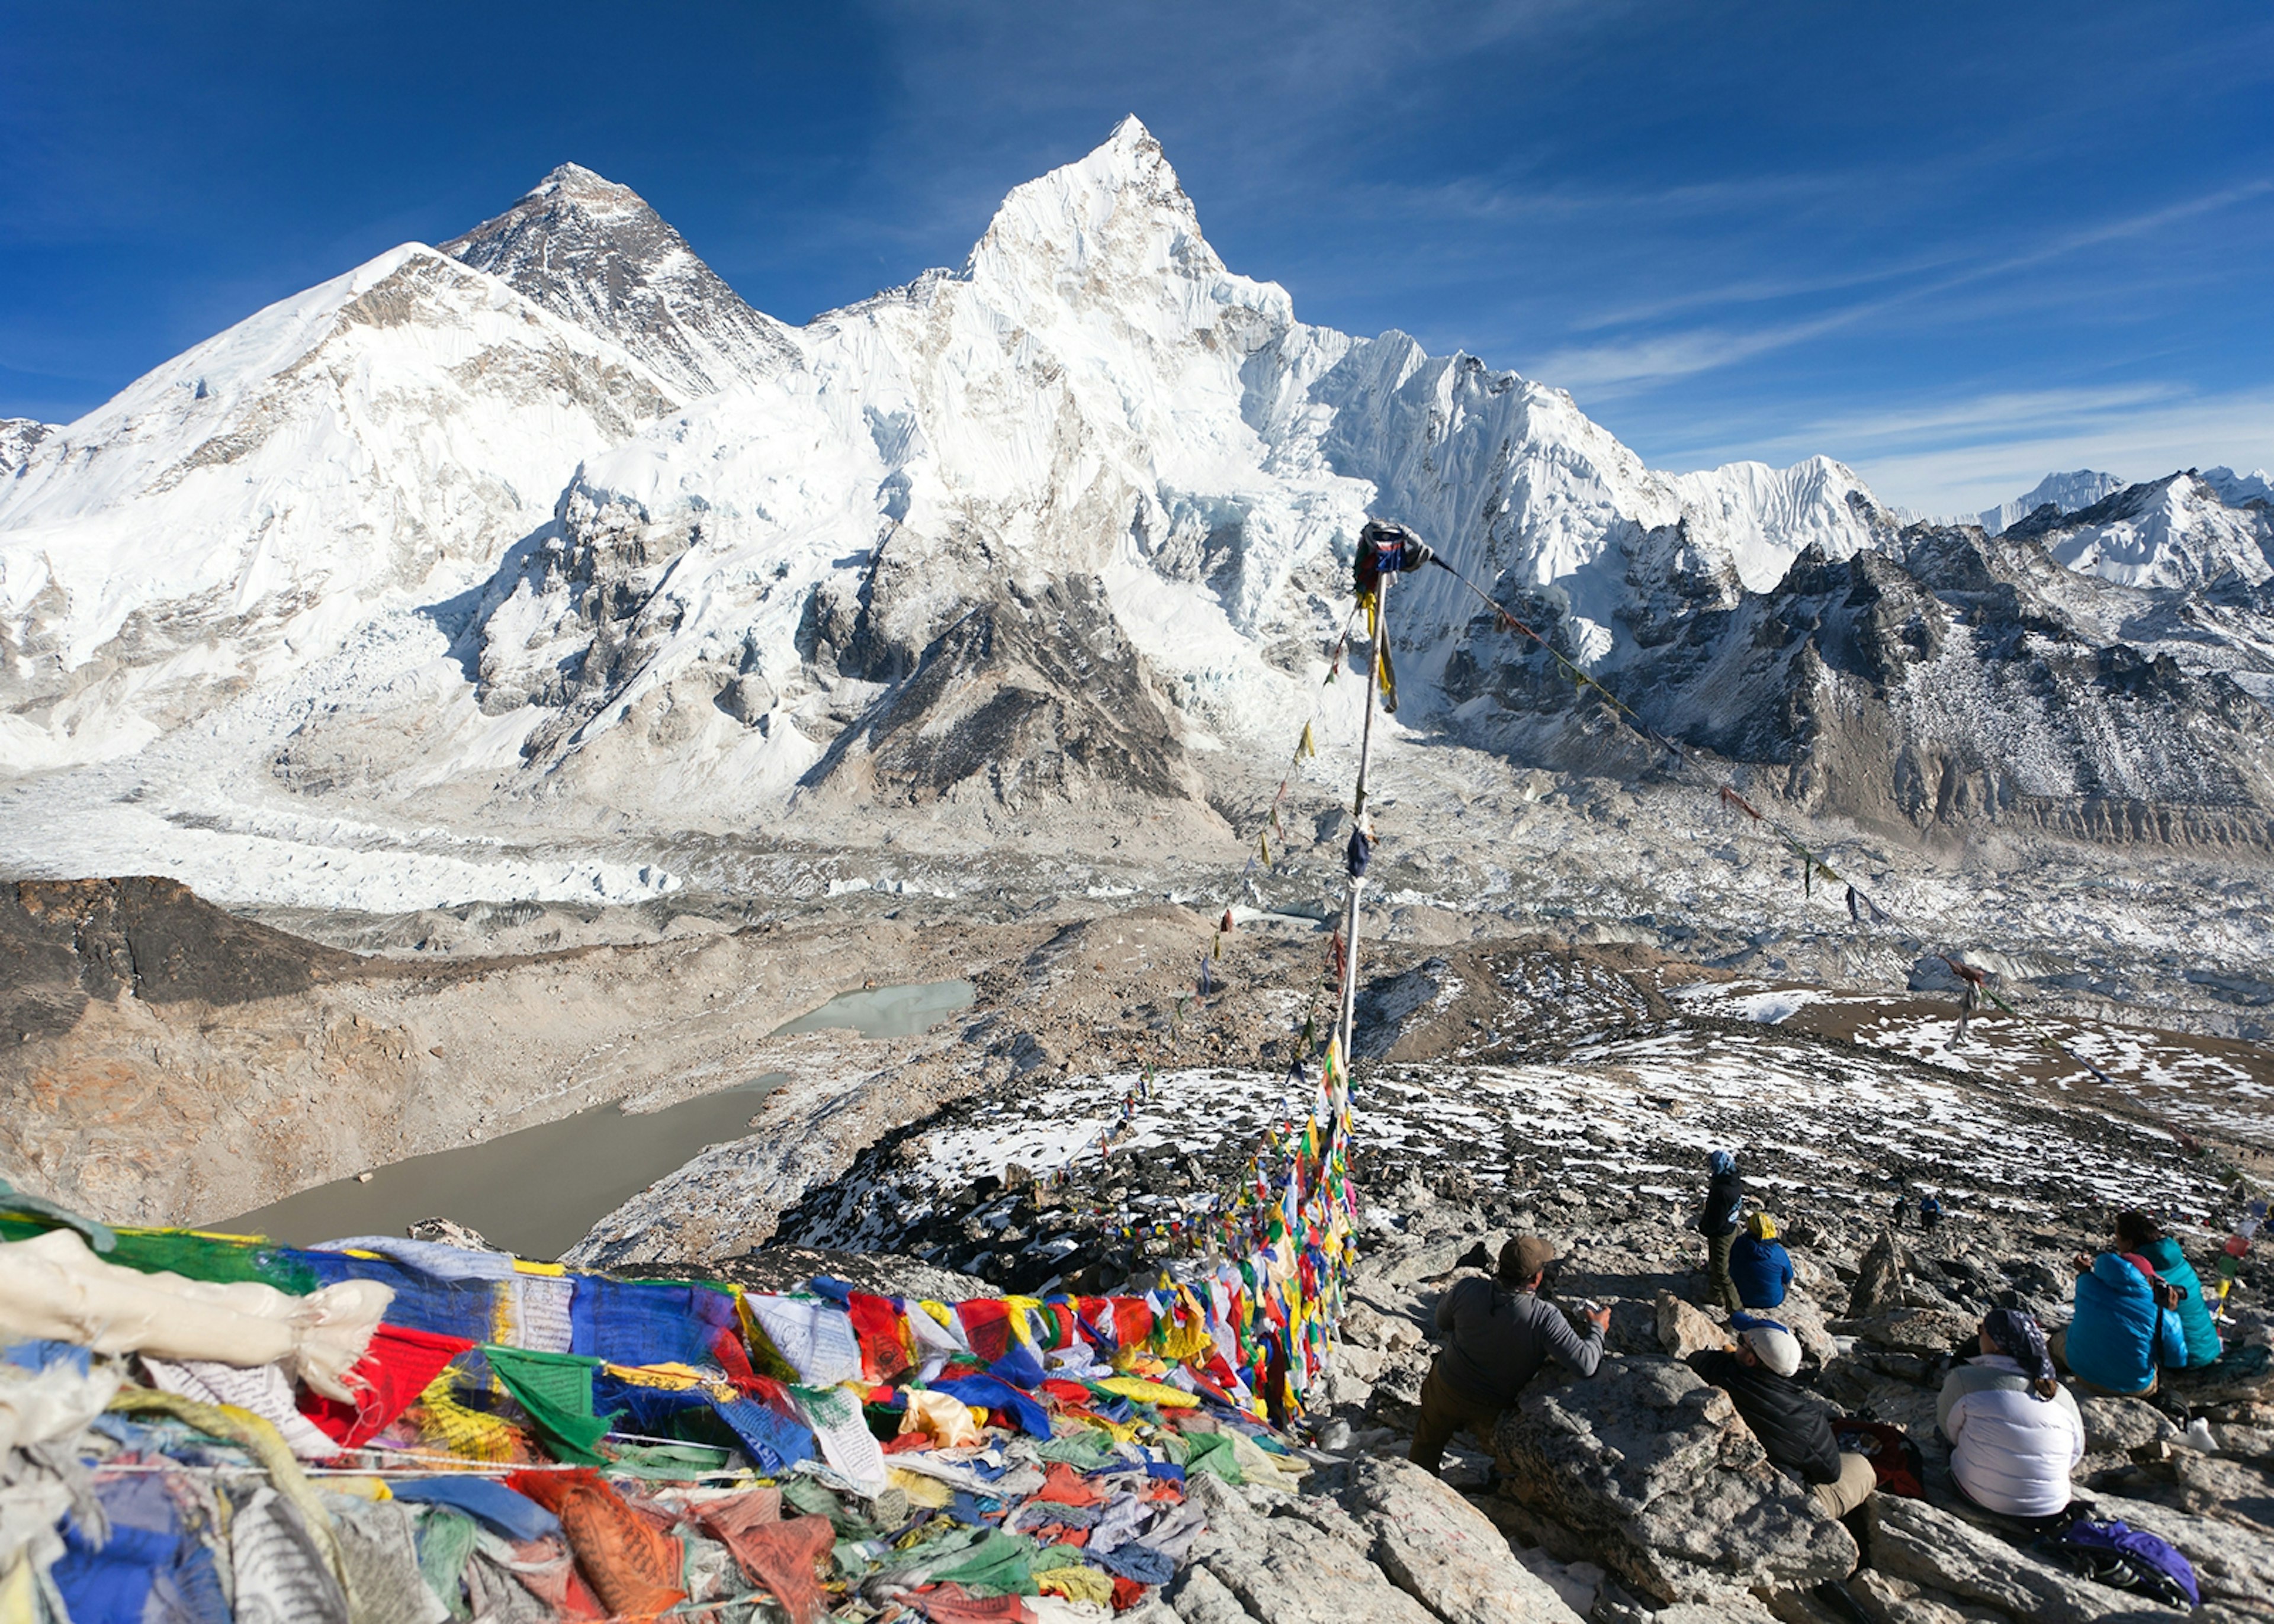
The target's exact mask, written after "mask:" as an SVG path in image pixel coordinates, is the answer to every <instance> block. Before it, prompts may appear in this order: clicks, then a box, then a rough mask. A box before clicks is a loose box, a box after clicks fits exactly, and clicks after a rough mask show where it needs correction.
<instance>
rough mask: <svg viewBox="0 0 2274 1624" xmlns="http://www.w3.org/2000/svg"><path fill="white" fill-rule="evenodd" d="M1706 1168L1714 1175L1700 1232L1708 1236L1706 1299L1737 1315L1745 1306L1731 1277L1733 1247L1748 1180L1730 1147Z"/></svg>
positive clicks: (1701, 1215)
mask: <svg viewBox="0 0 2274 1624" xmlns="http://www.w3.org/2000/svg"><path fill="white" fill-rule="evenodd" d="M1706 1171H1707V1172H1708V1173H1709V1174H1711V1175H1712V1177H1711V1179H1710V1180H1709V1181H1708V1183H1707V1184H1706V1205H1705V1206H1704V1207H1701V1208H1699V1209H1698V1233H1699V1234H1700V1235H1703V1236H1704V1237H1706V1302H1707V1303H1708V1304H1719V1305H1720V1306H1721V1307H1723V1308H1726V1309H1728V1311H1729V1312H1731V1313H1733V1314H1734V1313H1737V1312H1742V1311H1743V1308H1744V1306H1745V1304H1744V1301H1743V1298H1741V1297H1738V1295H1737V1288H1736V1282H1733V1281H1732V1280H1731V1279H1730V1278H1729V1249H1730V1248H1731V1247H1732V1246H1734V1245H1735V1244H1736V1239H1737V1214H1738V1213H1740V1212H1741V1211H1743V1208H1744V1205H1745V1181H1744V1180H1743V1179H1742V1178H1740V1177H1737V1159H1736V1157H1735V1156H1733V1155H1731V1154H1729V1153H1728V1151H1726V1150H1717V1151H1715V1152H1714V1153H1713V1154H1712V1155H1710V1156H1708V1157H1706Z"/></svg>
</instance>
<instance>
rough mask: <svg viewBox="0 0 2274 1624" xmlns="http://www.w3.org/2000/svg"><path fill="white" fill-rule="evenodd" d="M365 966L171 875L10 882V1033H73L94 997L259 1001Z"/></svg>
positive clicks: (1, 935) (6, 940) (2, 935)
mask: <svg viewBox="0 0 2274 1624" xmlns="http://www.w3.org/2000/svg"><path fill="white" fill-rule="evenodd" d="M357 963H358V960H357V959H356V957H355V955H354V954H352V953H343V952H340V951H337V950H335V949H333V948H328V947H320V946H318V945H317V944H314V943H312V942H304V941H302V940H301V939H300V938H299V937H297V936H287V935H285V934H284V933H283V932H282V931H281V930H272V929H269V928H268V927H267V926H266V925H256V924H253V923H252V922H251V921H246V920H241V919H238V918H237V917H235V916H234V915H232V914H225V913H223V912H222V910H221V909H219V908H217V907H215V906H213V904H211V903H209V902H206V901H203V900H201V899H200V898H198V897H197V896H196V895H195V894H194V893H192V891H191V890H190V888H189V887H188V886H186V885H184V884H182V883H179V882H178V881H175V880H169V879H165V878H162V877H159V876H136V877H132V878H128V879H116V880H23V881H19V882H17V883H14V884H11V885H7V886H5V887H0V1034H8V1035H9V1036H11V1037H12V1038H16V1039H18V1040H19V1041H20V1039H21V1038H22V1037H23V1036H24V1035H26V1034H28V1035H30V1036H36V1037H49V1036H53V1035H55V1034H59V1033H63V1032H66V1031H69V1030H70V1029H71V1026H72V1023H73V1022H74V1021H76V1020H78V1019H79V1011H81V1010H83V1009H85V1008H86V1007H87V1003H88V1001H89V1000H90V999H102V1000H105V1001H109V1000H110V999H114V998H116V997H117V996H119V994H120V993H122V992H129V991H131V992H132V994H133V995H134V996H136V997H137V998H139V999H141V1000H142V1001H143V1002H145V1003H147V1004H181V1003H188V1002H191V1001H197V1002H201V1003H205V1004H216V1005H225V1004H249V1003H251V1002H252V1001H253V1000H255V999H258V998H272V997H277V996H282V995H284V994H287V993H297V992H305V990H307V989H308V988H309V987H311V986H312V985H313V984H314V983H315V982H317V981H320V980H324V979H327V978H328V977H330V976H332V975H335V974H339V973H341V972H343V971H345V970H349V969H351V968H352V967H353V966H355V965H356V964H357Z"/></svg>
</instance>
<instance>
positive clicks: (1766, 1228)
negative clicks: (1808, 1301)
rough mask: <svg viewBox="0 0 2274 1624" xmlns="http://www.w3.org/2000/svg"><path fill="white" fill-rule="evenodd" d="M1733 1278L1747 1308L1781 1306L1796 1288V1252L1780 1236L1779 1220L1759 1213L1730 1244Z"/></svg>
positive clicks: (1746, 1222)
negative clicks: (1793, 1279) (1786, 1248)
mask: <svg viewBox="0 0 2274 1624" xmlns="http://www.w3.org/2000/svg"><path fill="white" fill-rule="evenodd" d="M1729 1279H1730V1282H1731V1283H1733V1284H1734V1285H1735V1286H1736V1288H1737V1299H1738V1301H1740V1302H1741V1303H1743V1304H1744V1305H1745V1306H1746V1307H1747V1308H1778V1307H1781V1306H1782V1305H1783V1304H1784V1297H1785V1293H1786V1292H1788V1291H1789V1290H1790V1289H1792V1255H1791V1254H1790V1253H1789V1252H1786V1251H1785V1249H1784V1243H1783V1242H1781V1241H1780V1240H1778V1239H1777V1226H1776V1220H1775V1219H1773V1218H1772V1217H1770V1216H1769V1215H1768V1214H1766V1213H1755V1214H1753V1215H1752V1216H1751V1217H1750V1218H1748V1219H1746V1220H1745V1232H1744V1233H1743V1235H1740V1236H1739V1237H1737V1238H1736V1241H1735V1242H1734V1243H1733V1244H1731V1245H1730V1247H1729Z"/></svg>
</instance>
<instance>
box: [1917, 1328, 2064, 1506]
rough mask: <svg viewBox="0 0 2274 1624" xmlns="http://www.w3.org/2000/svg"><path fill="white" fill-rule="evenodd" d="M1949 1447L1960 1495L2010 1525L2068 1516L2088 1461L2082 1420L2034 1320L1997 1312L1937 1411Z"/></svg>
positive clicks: (1944, 1390)
mask: <svg viewBox="0 0 2274 1624" xmlns="http://www.w3.org/2000/svg"><path fill="white" fill-rule="evenodd" d="M1935 1412H1936V1422H1937V1425H1939V1427H1940V1429H1941V1431H1942V1435H1943V1436H1944V1437H1945V1438H1946V1439H1948V1440H1950V1475H1951V1476H1952V1477H1954V1478H1956V1479H1957V1481H1958V1488H1959V1492H1961V1493H1962V1494H1963V1495H1965V1496H1966V1498H1967V1499H1968V1500H1972V1501H1973V1502H1974V1503H1975V1504H1976V1505H1977V1506H1979V1507H1982V1509H1983V1510H1984V1511H1994V1512H1997V1513H1999V1515H2003V1516H2009V1517H2025V1518H2037V1517H2050V1516H2053V1515H2058V1514H2059V1512H2061V1511H2063V1510H2065V1509H2067V1506H2068V1500H2069V1478H2068V1475H2069V1473H2070V1472H2071V1471H2072V1470H2074V1468H2075V1466H2076V1463H2077V1462H2079V1461H2081V1460H2082V1459H2083V1458H2084V1417H2082V1415H2081V1414H2080V1413H2079V1412H2078V1410H2077V1407H2076V1400H2075V1398H2074V1396H2073V1395H2071V1394H2070V1392H2069V1390H2068V1389H2067V1387H2062V1386H2061V1385H2060V1384H2059V1382H2057V1381H2055V1380H2053V1362H2052V1355H2051V1354H2049V1353H2048V1352H2046V1350H2045V1335H2044V1331H2043V1330H2041V1329H2040V1328H2039V1327H2038V1326H2037V1321H2036V1320H2035V1319H2032V1318H2031V1317H2030V1316H2029V1315H2028V1314H2025V1313H2022V1312H2019V1311H2017V1310H2014V1309H2011V1308H1999V1309H1992V1311H1991V1312H1990V1314H1989V1315H1988V1317H1987V1318H1985V1319H1984V1320H1983V1321H1982V1351H1981V1353H1980V1355H1978V1356H1977V1357H1974V1358H1971V1359H1969V1360H1967V1361H1966V1363H1964V1364H1963V1365H1960V1366H1958V1368H1957V1369H1955V1370H1954V1371H1952V1372H1950V1376H1949V1378H1948V1380H1946V1381H1945V1382H1944V1383H1943V1384H1942V1398H1941V1401H1940V1402H1939V1403H1938V1404H1937V1405H1936V1407H1935Z"/></svg>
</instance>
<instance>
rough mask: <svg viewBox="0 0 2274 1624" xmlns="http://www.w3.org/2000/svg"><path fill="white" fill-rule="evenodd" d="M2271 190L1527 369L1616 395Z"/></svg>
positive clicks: (2127, 219) (1555, 355)
mask: <svg viewBox="0 0 2274 1624" xmlns="http://www.w3.org/2000/svg"><path fill="white" fill-rule="evenodd" d="M2269 192H2274V180H2256V181H2250V182H2248V183H2245V184H2240V185H2234V186H2226V187H2222V188H2219V189H2218V190H2216V191H2213V192H2204V193H2202V194H2200V195H2198V196H2195V197H2192V198H2186V199H2180V201H2178V202H2174V203H2171V204H2167V205H2165V206H2164V207H2160V208H2156V209H2150V210H2146V211H2143V212H2141V213H2137V214H2129V215H2127V216H2124V217H2122V218H2120V219H2116V220H2111V221H2105V222H2101V223H2099V224H2097V225H2093V226H2090V227H2087V228H2084V229H2081V230H2076V231H2072V232H2068V233H2066V234H2063V235H2059V236H2056V237H2052V239H2050V240H2049V241H2046V242H2044V243H2042V244H2039V245H2038V246H2036V247H2033V248H2029V249H2027V250H2024V251H2023V252H2018V253H2002V254H1994V255H1982V256H1977V257H1976V258H1975V259H1973V261H1972V262H1971V263H1967V262H1965V261H1959V262H1958V263H1957V264H1956V266H1955V267H1954V268H1949V269H1945V270H1943V271H1941V273H1940V274H1933V275H1928V276H1925V277H1924V278H1922V279H1920V280H1918V281H1916V282H1913V283H1912V284H1911V285H1909V286H1908V287H1903V288H1899V289H1895V290H1894V291H1892V292H1889V293H1886V294H1883V295H1881V296H1879V297H1874V298H1868V299H1859V300H1856V301H1855V302H1853V303H1850V304H1849V305H1843V306H1841V307H1839V308H1836V309H1834V310H1832V311H1829V312H1824V313H1822V314H1819V315H1815V316H1811V317H1808V318H1806V319H1803V320H1789V321H1784V322H1779V323H1764V324H1762V325H1759V326H1757V327H1728V326H1727V325H1720V326H1707V327H1694V328H1690V329H1688V330H1684V331H1679V332H1673V333H1659V334H1647V335H1637V336H1635V337H1631V338H1618V339H1612V340H1609V341H1607V342H1600V343H1589V344H1581V345H1574V346H1569V347H1566V348H1563V349H1559V350H1553V351H1551V352H1550V353H1549V354H1547V356H1545V357H1542V358H1541V359H1540V361H1538V362H1537V363H1535V364H1534V365H1532V366H1531V367H1529V368H1527V369H1526V370H1527V371H1530V372H1532V373H1534V374H1535V375H1536V376H1538V377H1540V378H1541V379H1543V380H1547V381H1549V382H1552V383H1555V384H1558V385H1560V386H1562V387H1565V388H1570V389H1573V390H1581V389H1589V390H1593V391H1595V392H1597V393H1598V394H1599V395H1604V396H1607V397H1611V398H1615V397H1616V395H1618V394H1620V393H1622V392H1628V391H1631V390H1632V389H1633V388H1635V387H1639V386H1647V385H1651V384H1656V383H1662V382H1666V381H1668V380H1673V379H1677V378H1684V377H1690V376H1694V375H1695V374H1697V373H1699V372H1709V371H1713V370H1714V369H1716V368H1720V367H1724V366H1729V365H1736V363H1739V362H1742V361H1748V360H1751V359H1752V358H1753V357H1757V356H1761V355H1766V354H1767V353H1769V352H1770V351H1773V350H1785V349H1789V348H1791V347H1792V346H1794V345H1796V344H1802V343H1806V342H1809V341H1811V340H1812V339H1816V338H1820V337H1823V336H1825V335H1827V334H1830V333H1834V332H1836V331H1839V330H1841V329H1842V328H1846V327H1855V326H1856V325H1858V324H1860V323H1863V322H1866V321H1869V320H1872V319H1873V318H1875V317H1878V316H1880V315H1883V314H1886V312H1891V311H1894V310H1895V309H1897V308H1898V307H1902V306H1909V305H1918V304H1921V303H1923V302H1926V301H1930V300H1938V299H1942V298H1945V297H1947V296H1949V295H1951V294H1954V293H1957V292H1959V291H1961V290H1962V289H1969V288H1971V287H1974V286H1977V285H1978V284H1982V283H1985V282H1993V281H1996V280H1999V279H2000V278H2006V277H2011V276H2014V275H2015V274H2020V273H2022V272H2025V271H2030V270H2035V269H2038V268H2040V267H2045V266H2048V265H2051V264H2053V263H2054V262H2056V261H2059V260H2063V259H2072V258H2074V257H2075V256H2078V255H2080V254H2082V253H2085V252H2087V251H2089V250H2091V249H2095V248H2101V247H2106V246H2108V245H2110V244H2116V243H2120V242H2127V241H2132V240H2136V239H2140V238H2143V237H2153V236H2155V235H2156V234H2157V233H2159V232H2162V231H2165V230H2168V229H2170V228H2172V227H2173V226H2176V225H2178V224H2180V223H2181V222H2186V221H2188V220H2192V219H2195V218H2197V217H2199V216H2202V215H2206V214H2215V213H2218V211H2220V210H2224V209H2229V208H2233V207H2236V206H2237V205H2239V204H2242V203H2246V202H2248V201H2251V200H2253V199H2257V198H2261V197H2263V196H2265V195H2267V194H2268V193H2269Z"/></svg>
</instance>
